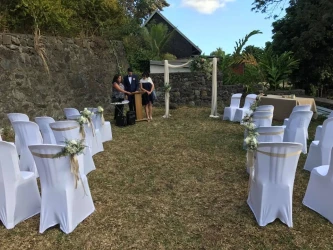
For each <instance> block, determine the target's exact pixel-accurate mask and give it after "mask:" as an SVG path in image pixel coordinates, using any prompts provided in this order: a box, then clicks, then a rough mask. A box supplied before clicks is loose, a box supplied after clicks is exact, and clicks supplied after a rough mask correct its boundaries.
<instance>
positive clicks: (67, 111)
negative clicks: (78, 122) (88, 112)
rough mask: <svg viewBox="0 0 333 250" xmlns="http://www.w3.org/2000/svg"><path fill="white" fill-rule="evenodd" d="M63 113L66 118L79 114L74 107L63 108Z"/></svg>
mask: <svg viewBox="0 0 333 250" xmlns="http://www.w3.org/2000/svg"><path fill="white" fill-rule="evenodd" d="M64 113H65V116H66V118H67V119H68V117H69V116H72V115H80V112H79V111H78V110H77V109H75V108H64Z"/></svg>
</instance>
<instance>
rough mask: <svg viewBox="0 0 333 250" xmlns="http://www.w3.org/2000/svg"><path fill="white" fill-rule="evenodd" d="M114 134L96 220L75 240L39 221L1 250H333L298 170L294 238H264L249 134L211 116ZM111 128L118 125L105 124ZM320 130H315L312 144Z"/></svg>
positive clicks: (100, 166) (268, 232) (331, 230)
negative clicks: (253, 198) (252, 190)
mask: <svg viewBox="0 0 333 250" xmlns="http://www.w3.org/2000/svg"><path fill="white" fill-rule="evenodd" d="M171 114H172V117H171V118H170V119H163V118H161V116H162V115H163V110H162V109H155V113H154V120H153V121H152V122H150V123H147V122H141V123H137V124H136V125H135V126H129V127H125V128H118V127H115V126H113V127H112V129H113V137H114V140H113V141H112V142H108V143H105V144H104V149H105V151H104V152H102V153H99V154H97V155H96V156H95V157H94V160H95V164H96V168H97V170H96V171H94V172H92V173H90V174H89V175H88V179H89V185H90V189H91V193H92V196H93V199H94V203H95V206H96V211H95V213H93V214H92V216H90V217H89V218H88V219H86V220H85V221H84V222H83V223H81V224H80V225H79V226H78V227H77V228H76V230H75V231H74V232H73V233H72V234H70V235H65V234H63V233H62V232H61V231H60V230H59V228H58V227H55V228H51V229H49V230H47V231H46V232H45V233H44V234H42V235H41V234H39V233H38V227H39V216H35V217H33V218H31V219H28V220H27V221H25V222H22V223H20V224H18V225H17V226H16V227H15V228H14V229H13V230H6V229H5V228H4V227H3V226H2V225H1V227H0V239H1V243H0V244H1V245H0V248H1V249H36V250H38V249H273V248H274V249H297V248H298V249H314V248H316V249H324V248H326V249H328V248H333V226H332V225H331V224H330V223H329V222H328V221H327V220H325V219H324V218H322V217H321V216H319V215H318V214H316V213H315V212H312V211H311V210H310V209H308V208H306V207H305V206H303V205H302V203H301V202H302V199H303V196H304V194H305V190H306V186H307V183H308V179H309V173H308V172H306V171H303V170H302V168H303V166H304V160H305V156H301V160H300V162H299V166H298V170H297V174H296V180H295V188H294V199H293V205H294V207H293V222H294V228H293V229H289V228H288V227H287V226H286V225H284V224H282V223H281V222H280V221H279V220H277V221H275V222H274V223H272V224H269V225H268V226H266V227H264V228H260V227H259V226H258V225H257V223H256V221H255V219H254V216H253V214H252V212H251V211H250V209H249V207H248V206H247V203H246V199H247V184H248V175H247V173H246V170H245V151H244V150H243V149H242V141H243V131H244V129H243V127H242V126H240V125H239V124H233V123H230V122H223V121H221V120H220V119H210V118H208V116H209V114H210V109H209V108H186V107H184V108H180V109H177V110H171ZM106 118H110V117H106ZM316 125H318V122H317V123H312V124H311V129H310V131H309V132H310V133H309V134H310V137H311V138H313V136H314V129H315V127H316Z"/></svg>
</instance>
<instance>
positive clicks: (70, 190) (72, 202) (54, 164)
mask: <svg viewBox="0 0 333 250" xmlns="http://www.w3.org/2000/svg"><path fill="white" fill-rule="evenodd" d="M29 148H30V150H31V152H32V154H33V156H34V158H35V161H36V165H37V168H38V171H39V172H40V182H41V189H42V194H43V195H42V208H41V215H40V225H39V232H40V233H43V232H44V231H45V230H46V229H47V228H49V227H52V226H54V225H56V224H60V229H61V230H62V231H63V232H64V233H66V234H69V233H71V232H72V231H73V230H74V229H75V228H76V227H77V225H78V224H79V223H81V222H82V221H83V220H84V219H86V218H87V217H88V216H89V215H90V214H92V213H93V212H94V211H95V207H94V203H93V200H92V197H91V194H90V189H89V185H88V180H87V177H86V176H85V175H84V174H82V173H81V181H78V183H77V188H75V179H74V175H73V174H72V173H71V165H70V157H69V156H67V157H60V158H54V155H56V154H57V153H59V152H60V151H61V150H62V149H63V146H59V145H46V144H44V145H33V146H29ZM79 157H80V156H79Z"/></svg>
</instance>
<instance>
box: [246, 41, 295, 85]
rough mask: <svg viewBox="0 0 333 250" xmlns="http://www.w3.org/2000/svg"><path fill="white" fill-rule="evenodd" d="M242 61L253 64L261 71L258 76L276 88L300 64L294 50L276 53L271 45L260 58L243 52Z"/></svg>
mask: <svg viewBox="0 0 333 250" xmlns="http://www.w3.org/2000/svg"><path fill="white" fill-rule="evenodd" d="M242 61H243V62H244V63H245V64H247V65H252V66H253V67H254V68H255V69H256V70H257V72H258V73H259V74H258V77H259V79H260V80H261V82H267V83H269V85H270V86H274V89H275V90H276V89H277V87H278V86H279V84H280V83H281V82H283V81H285V80H287V79H288V78H289V76H290V75H291V74H292V72H293V70H295V69H297V68H298V65H299V60H297V59H295V58H294V57H293V53H292V52H290V51H288V52H284V53H282V54H281V55H276V54H274V53H273V50H272V48H271V47H269V48H267V49H266V50H264V52H263V53H262V54H260V55H259V57H258V59H256V58H255V57H254V56H253V55H252V54H243V59H242Z"/></svg>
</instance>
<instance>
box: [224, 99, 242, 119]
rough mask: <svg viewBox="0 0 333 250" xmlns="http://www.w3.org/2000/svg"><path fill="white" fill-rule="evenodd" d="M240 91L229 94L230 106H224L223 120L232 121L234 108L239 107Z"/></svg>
mask: <svg viewBox="0 0 333 250" xmlns="http://www.w3.org/2000/svg"><path fill="white" fill-rule="evenodd" d="M241 97H242V93H238V94H233V95H232V96H231V101H230V107H225V108H224V113H223V120H228V121H233V120H234V117H235V112H236V109H237V108H239V104H240V99H241Z"/></svg>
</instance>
